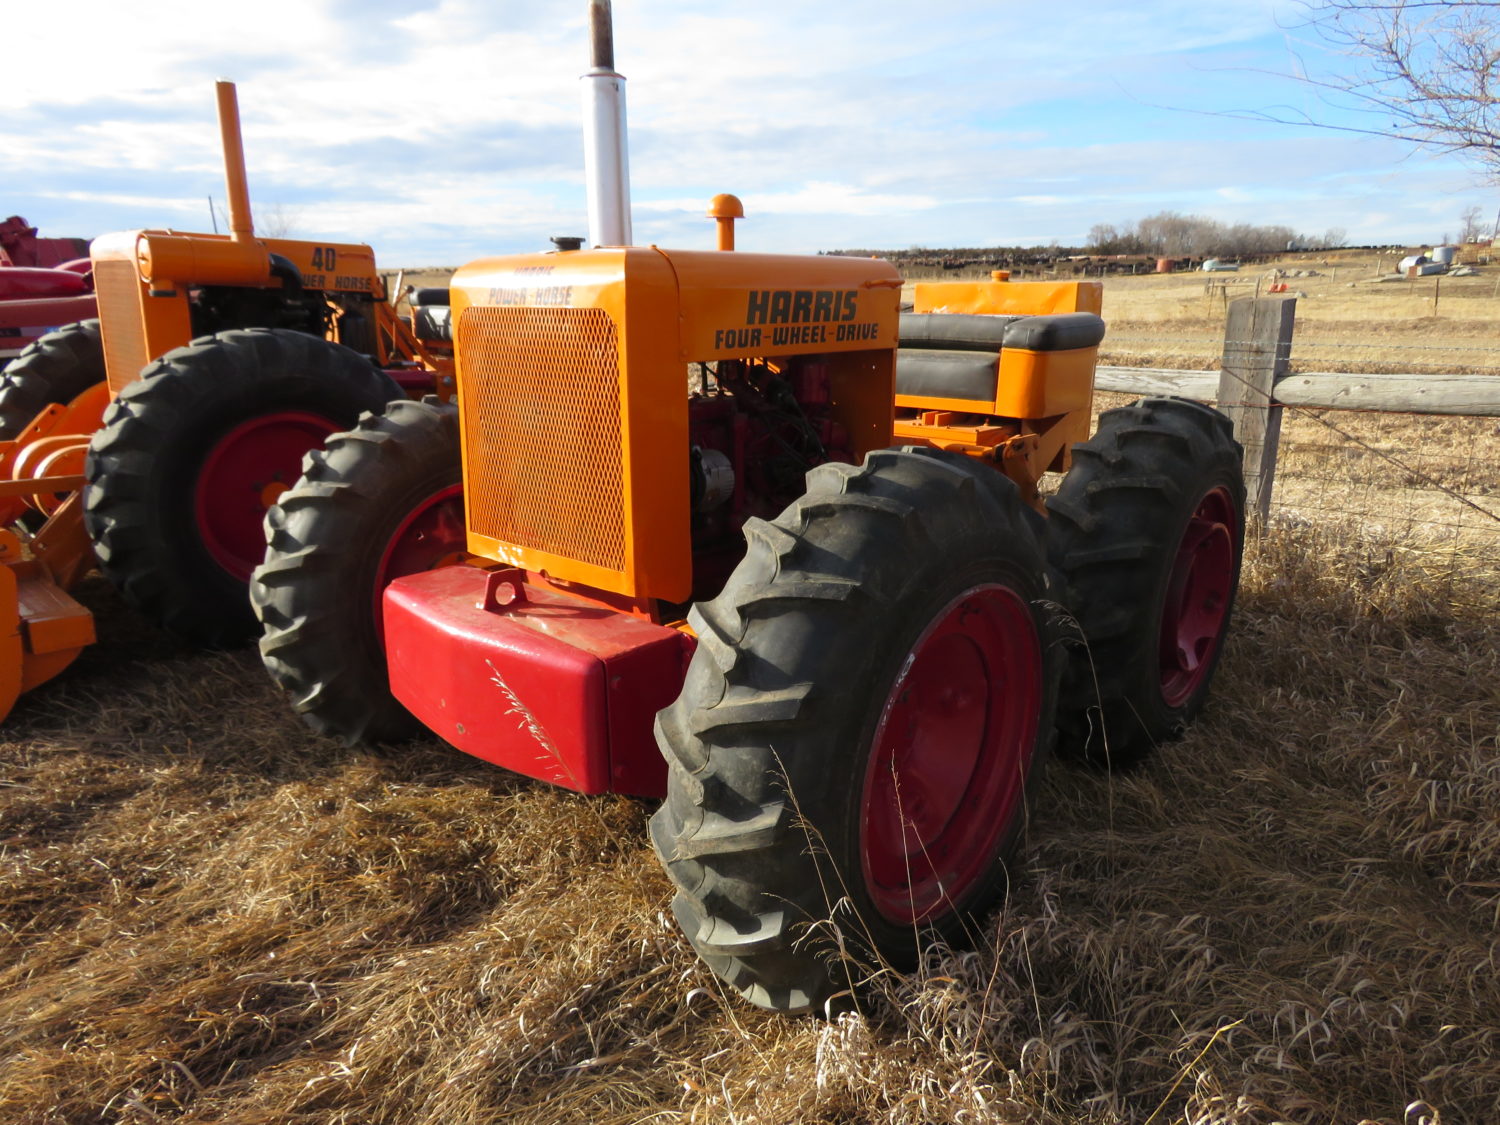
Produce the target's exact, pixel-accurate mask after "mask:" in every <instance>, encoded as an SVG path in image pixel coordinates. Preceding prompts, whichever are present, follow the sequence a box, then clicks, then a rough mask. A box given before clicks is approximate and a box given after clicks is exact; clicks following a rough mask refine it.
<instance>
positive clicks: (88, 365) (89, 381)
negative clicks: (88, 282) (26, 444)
mask: <svg viewBox="0 0 1500 1125" xmlns="http://www.w3.org/2000/svg"><path fill="white" fill-rule="evenodd" d="M104 379H105V369H104V340H103V338H102V337H101V335H100V333H99V322H98V321H97V320H80V321H78V322H77V323H75V324H65V325H63V326H62V327H61V328H58V329H56V330H54V331H52V332H49V333H47V334H46V335H45V336H43V337H41V338H40V339H38V340H34V341H32V342H31V343H30V344H28V345H27V346H26V348H25V349H23V350H22V352H21V354H20V355H18V356H16V358H15V359H13V360H11V361H10V363H9V364H8V365H7V366H6V368H5V370H4V371H3V372H0V441H6V440H9V439H12V438H14V437H16V436H17V435H18V434H20V432H21V431H22V430H23V429H25V428H26V425H27V423H29V422H30V421H31V420H32V418H34V417H36V415H37V414H38V413H40V412H41V411H42V410H43V409H45V408H46V407H47V406H50V405H54V404H55V405H60V406H65V405H67V404H68V403H70V402H72V401H73V400H74V399H75V398H77V397H78V396H79V395H81V394H82V393H83V392H84V391H86V390H88V389H89V388H90V387H93V386H96V385H97V384H99V383H102V382H104Z"/></svg>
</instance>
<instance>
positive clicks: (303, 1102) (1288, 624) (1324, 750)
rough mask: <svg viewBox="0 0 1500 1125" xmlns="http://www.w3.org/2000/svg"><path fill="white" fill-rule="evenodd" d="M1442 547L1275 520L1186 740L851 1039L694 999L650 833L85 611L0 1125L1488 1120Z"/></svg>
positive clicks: (892, 981)
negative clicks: (319, 721) (343, 727)
mask: <svg viewBox="0 0 1500 1125" xmlns="http://www.w3.org/2000/svg"><path fill="white" fill-rule="evenodd" d="M1132 280H1135V281H1138V282H1144V283H1146V284H1145V285H1143V286H1142V287H1141V288H1142V290H1143V291H1144V290H1146V289H1148V288H1149V287H1150V286H1159V287H1161V289H1162V292H1163V294H1166V295H1168V296H1171V294H1172V293H1173V292H1174V291H1173V290H1172V289H1171V288H1170V287H1169V286H1167V285H1165V284H1164V282H1169V281H1172V279H1156V278H1143V279H1132ZM1201 281H1202V278H1201V275H1199V276H1198V278H1197V283H1198V284H1199V285H1200V286H1201ZM1342 281H1343V277H1342V273H1341V276H1340V282H1342ZM1174 284H1175V282H1174ZM1487 284H1491V283H1488V282H1487ZM1128 286H1129V283H1128V282H1125V281H1122V282H1120V283H1114V282H1112V283H1111V284H1110V286H1109V290H1108V294H1107V298H1106V300H1107V304H1106V312H1107V313H1109V312H1111V305H1118V306H1119V308H1120V310H1121V313H1122V315H1120V317H1119V318H1118V319H1117V320H1113V321H1112V328H1114V327H1118V328H1120V330H1121V333H1122V334H1123V333H1124V330H1125V329H1126V328H1127V327H1135V326H1140V325H1147V326H1150V325H1158V324H1159V325H1166V326H1168V327H1165V328H1163V329H1162V335H1163V338H1164V339H1165V338H1166V336H1167V335H1169V334H1170V333H1172V332H1175V331H1176V328H1175V326H1176V325H1177V324H1179V323H1180V322H1182V321H1183V317H1184V316H1185V314H1181V313H1180V310H1177V309H1175V308H1173V307H1171V306H1170V305H1169V306H1168V307H1167V308H1166V313H1165V314H1164V315H1163V317H1162V318H1161V319H1160V320H1154V319H1153V318H1152V315H1151V309H1152V308H1153V307H1155V306H1154V305H1152V303H1151V301H1150V300H1148V299H1147V297H1143V296H1140V295H1138V294H1136V293H1135V291H1134V290H1132V289H1130V288H1129V287H1128ZM1173 299H1174V300H1175V299H1176V298H1173ZM1191 299H1192V295H1191V294H1190V293H1186V291H1185V292H1184V296H1183V297H1182V300H1184V301H1190V300H1191ZM1200 299H1201V294H1200ZM1381 299H1382V300H1383V299H1384V298H1381ZM1315 303H1316V302H1315V301H1312V300H1309V301H1308V302H1307V305H1308V306H1309V314H1310V313H1311V308H1312V306H1313V305H1314V304H1315ZM1485 307H1486V308H1489V306H1488V305H1486V306H1485ZM1491 312H1493V310H1491ZM1349 315H1350V314H1347V313H1345V314H1342V316H1341V318H1335V319H1334V320H1331V321H1330V322H1329V323H1345V322H1347V321H1348V320H1349ZM1487 317H1488V314H1486V317H1480V316H1478V315H1477V314H1476V316H1475V317H1474V318H1473V320H1474V322H1476V323H1478V322H1481V321H1483V320H1486V319H1487ZM1384 323H1385V322H1384V321H1382V320H1377V319H1374V318H1372V319H1371V320H1370V323H1369V325H1368V326H1367V328H1366V330H1365V332H1364V333H1361V332H1359V331H1355V330H1351V331H1350V332H1349V335H1350V337H1351V339H1353V340H1355V341H1360V340H1368V339H1369V338H1370V334H1372V333H1376V332H1378V331H1381V327H1380V326H1381V325H1383V324H1384ZM1464 323H1469V322H1468V321H1465V322H1464ZM1397 327H1398V328H1399V324H1398V326H1397ZM1141 330H1142V331H1145V330H1146V329H1141ZM1204 331H1205V333H1208V334H1210V335H1211V334H1212V332H1210V330H1209V327H1208V321H1207V320H1206V319H1205V321H1204ZM1309 331H1310V329H1309ZM1389 335H1390V337H1391V338H1392V339H1397V340H1403V339H1407V338H1408V337H1407V336H1406V335H1404V333H1403V332H1402V331H1398V330H1395V329H1393V330H1392V331H1391V332H1390V333H1389ZM1474 338H1475V339H1479V340H1484V339H1485V337H1484V336H1483V335H1482V334H1478V335H1476V336H1475V337H1474ZM1435 339H1437V340H1438V341H1439V342H1440V343H1441V342H1446V337H1443V336H1441V335H1438V336H1436V337H1435ZM1489 342H1490V343H1492V344H1493V343H1494V342H1495V337H1494V336H1493V335H1492V336H1490V337H1489ZM1491 361H1492V362H1493V360H1491ZM1327 367H1328V369H1335V368H1340V367H1342V365H1341V364H1339V363H1333V364H1329V365H1327ZM1450 424H1452V423H1446V422H1445V423H1443V425H1450ZM1415 432H1417V433H1419V434H1421V435H1423V436H1424V437H1425V438H1427V439H1429V440H1431V441H1434V442H1436V441H1447V442H1450V443H1452V442H1454V441H1456V440H1457V439H1455V438H1453V437H1452V433H1451V431H1449V430H1447V429H1440V430H1438V431H1431V430H1421V429H1418V430H1417V431H1415ZM1474 438H1475V441H1476V442H1478V443H1480V444H1479V445H1478V446H1477V448H1478V449H1479V450H1480V456H1478V457H1475V458H1470V461H1472V462H1474V463H1476V464H1484V465H1487V466H1488V472H1489V473H1490V474H1491V475H1490V476H1488V477H1486V478H1485V479H1484V480H1482V481H1478V482H1468V483H1464V482H1458V483H1459V484H1460V486H1461V487H1464V488H1466V489H1467V488H1470V485H1471V484H1472V485H1473V490H1474V491H1476V492H1482V491H1486V490H1492V489H1493V488H1494V477H1493V473H1494V472H1495V470H1494V465H1495V463H1496V453H1497V449H1496V445H1497V444H1500V437H1490V438H1488V439H1486V437H1485V434H1484V432H1483V430H1482V428H1481V429H1480V430H1477V431H1476V432H1475V434H1474ZM1392 440H1394V437H1393V438H1392ZM1485 440H1488V444H1483V442H1484V441H1485ZM1308 456H1309V457H1312V456H1313V455H1311V454H1308ZM1466 463H1467V462H1466ZM1339 466H1340V470H1341V471H1343V472H1344V475H1345V478H1346V481H1345V484H1346V490H1351V491H1353V490H1357V489H1359V488H1364V489H1366V491H1367V492H1370V493H1372V494H1373V495H1375V496H1376V497H1377V498H1378V497H1380V496H1382V495H1387V496H1388V495H1389V494H1392V493H1397V492H1399V491H1401V489H1403V488H1409V487H1410V482H1403V481H1402V480H1401V479H1399V475H1398V476H1387V475H1384V474H1386V473H1387V472H1388V467H1386V466H1384V465H1382V467H1381V468H1380V469H1379V470H1378V472H1377V473H1376V482H1375V483H1373V484H1365V483H1362V482H1363V477H1362V476H1360V474H1359V473H1358V472H1357V471H1356V470H1355V469H1353V468H1350V467H1349V466H1348V465H1345V464H1344V463H1343V462H1340V463H1339ZM1391 471H1392V472H1394V471H1393V470H1391ZM1309 472H1311V470H1309ZM1335 476H1336V474H1335V473H1333V472H1332V471H1331V470H1326V466H1325V468H1323V469H1319V470H1318V472H1317V479H1318V480H1320V481H1321V480H1323V479H1324V478H1325V477H1328V478H1330V479H1331V478H1333V477H1335ZM1289 479H1294V478H1289ZM1351 485H1352V486H1353V487H1352V489H1351V488H1349V487H1348V486H1351ZM1323 492H1326V489H1320V494H1322V493H1323ZM1428 533H1429V529H1428V528H1427V526H1426V525H1425V524H1421V523H1412V522H1411V521H1408V522H1406V523H1404V524H1403V523H1400V522H1399V521H1396V522H1395V523H1391V524H1388V525H1384V526H1377V525H1374V524H1372V523H1371V521H1370V520H1369V519H1368V518H1367V516H1365V515H1360V516H1359V517H1358V518H1349V519H1345V518H1342V517H1339V516H1337V515H1334V514H1323V515H1307V514H1300V515H1299V514H1298V513H1297V512H1292V511H1288V512H1284V513H1282V515H1281V516H1280V517H1279V518H1278V519H1277V520H1276V521H1275V522H1274V525H1273V527H1272V529H1271V532H1270V534H1269V535H1268V536H1267V537H1266V539H1265V540H1263V541H1262V542H1260V543H1259V544H1257V545H1255V546H1254V547H1253V548H1252V550H1251V551H1250V554H1249V557H1248V560H1247V569H1246V575H1245V580H1244V584H1243V588H1242V592H1241V602H1240V607H1239V610H1238V615H1237V619H1236V624H1235V629H1234V633H1233V637H1232V640H1231V643H1230V645H1229V648H1228V651H1227V654H1226V658H1225V662H1224V665H1223V667H1222V670H1221V673H1220V676H1219V679H1218V680H1217V683H1216V689H1215V696H1214V700H1213V702H1212V704H1211V706H1210V708H1209V709H1208V712H1207V714H1206V715H1205V717H1204V719H1203V721H1202V722H1201V723H1200V724H1199V725H1198V727H1197V728H1196V729H1195V730H1194V731H1193V732H1191V734H1190V735H1189V736H1188V737H1187V738H1186V739H1184V740H1183V741H1181V742H1179V743H1176V744H1174V745H1171V746H1168V747H1164V748H1162V750H1161V751H1160V753H1159V754H1158V756H1156V757H1155V758H1154V759H1153V760H1152V761H1151V763H1150V764H1149V765H1148V766H1147V768H1145V769H1144V770H1141V771H1139V772H1137V773H1134V774H1131V775H1129V776H1122V777H1108V776H1104V775H1100V774H1097V773H1093V772H1088V771H1084V770H1080V769H1076V768H1073V767H1070V766H1067V765H1063V764H1056V763H1054V764H1053V766H1052V768H1051V769H1050V771H1049V773H1048V775H1047V780H1046V784H1045V786H1044V791H1043V793H1042V794H1041V797H1040V799H1039V800H1038V801H1037V803H1036V806H1035V808H1034V809H1033V811H1032V817H1033V818H1032V824H1031V829H1030V833H1029V843H1028V847H1027V850H1026V853H1025V862H1024V870H1023V871H1022V872H1021V876H1020V878H1019V880H1018V883H1017V886H1016V889H1015V891H1014V893H1013V894H1012V896H1011V899H1010V901H1009V902H1008V904H1007V905H1006V906H1005V908H1004V909H1003V910H1002V911H1001V912H999V913H998V914H996V915H995V916H994V917H993V918H992V919H990V921H989V922H988V924H987V926H986V927H985V930H984V932H983V933H981V934H979V935H976V936H977V938H978V950H977V951H976V952H956V953H955V952H946V951H942V950H935V951H934V952H933V954H932V956H931V959H930V961H929V963H928V964H927V965H926V966H924V969H923V971H922V972H920V973H919V974H916V975H915V976H913V977H910V978H904V977H898V976H895V975H892V974H888V975H886V976H884V977H883V978H882V979H881V980H879V981H878V982H876V985H875V986H874V987H873V988H872V990H871V994H870V996H869V999H868V1001H867V1002H866V1004H865V1005H864V1007H863V1009H862V1010H861V1011H860V1012H858V1013H853V1014H849V1015H845V1016H843V1017H841V1018H840V1019H838V1020H837V1021H835V1022H824V1021H818V1020H810V1019H804V1020H788V1019H782V1018H777V1017H772V1016H768V1015H765V1014H762V1013H759V1012H755V1011H752V1010H750V1009H748V1008H746V1007H745V1006H743V1005H742V1004H740V1003H737V1002H735V1001H731V1000H729V999H727V998H726V997H724V996H723V995H722V994H721V992H720V990H719V989H718V988H717V987H716V985H715V982H714V979H713V978H712V977H711V975H709V974H708V973H707V972H705V971H704V970H702V969H701V968H700V967H699V965H698V964H697V962H696V961H695V959H694V958H693V957H692V956H691V954H690V953H689V952H688V950H687V947H686V945H685V943H684V942H683V941H681V940H680V939H679V937H678V935H677V933H676V931H675V929H674V927H673V926H672V925H671V924H670V923H669V921H668V920H667V916H666V908H667V902H668V899H669V890H668V884H667V881H666V879H665V878H664V876H662V875H661V874H660V872H659V871H658V869H657V866H656V863H655V861H654V858H653V857H652V855H651V852H650V847H649V844H648V843H647V840H646V835H645V828H644V825H645V819H646V817H647V815H648V814H649V811H650V810H649V808H648V807H647V806H646V805H644V804H641V803H639V802H634V801H629V800H624V799H597V798H583V797H578V796H575V795H572V794H568V793H564V792H561V791H558V790H554V789H549V788H547V787H545V786H543V785H540V784H534V783H531V782H528V781H525V780H522V779H519V778H516V777H514V776H511V775H508V774H505V773H503V772H501V771H498V770H495V769H492V768H490V767H488V766H486V765H484V764H482V763H479V762H476V761H472V760H469V759H467V758H465V757H463V756H462V755H460V754H458V753H457V752H455V751H451V750H449V749H447V748H445V747H444V746H443V745H441V744H440V743H437V742H435V741H433V742H426V743H421V744H416V745H412V746H408V747H401V748H395V749H391V750H387V751H383V752H380V753H373V752H370V751H366V750H358V749H347V748H344V747H342V746H339V745H337V744H334V743H331V742H328V741H326V740H322V739H318V738H315V737H313V736H312V735H310V734H308V733H307V732H305V731H304V730H303V729H302V727H301V726H300V724H298V723H297V722H296V721H295V720H294V719H293V718H292V717H291V716H290V715H289V714H288V713H287V711H286V709H285V707H284V706H283V704H282V702H281V700H280V699H279V698H278V697H277V695H276V693H275V692H274V691H273V690H272V688H271V687H270V685H269V683H268V682H267V680H266V677H265V676H264V674H263V673H262V671H261V669H260V667H259V663H258V660H257V659H256V657H255V656H254V655H253V654H250V653H228V654H217V655H202V654H193V653H189V652H186V651H183V650H180V649H179V648H177V647H176V646H175V645H174V644H173V643H172V642H170V641H168V640H167V639H165V638H163V637H162V636H160V635H159V634H157V633H155V632H153V631H152V630H150V629H149V628H147V627H145V626H143V625H142V624H141V623H140V622H138V621H136V620H134V619H133V618H132V616H131V614H130V613H129V612H128V611H127V610H125V609H124V608H123V607H122V606H121V605H120V604H119V602H118V600H117V599H116V597H115V596H114V594H113V592H112V591H111V590H109V589H108V588H107V587H104V586H103V585H102V584H99V583H97V581H96V582H95V584H93V585H91V586H90V587H89V588H88V589H86V590H85V591H84V595H83V596H85V597H86V598H87V599H88V600H89V601H90V603H91V605H92V606H93V607H94V608H95V610H96V612H97V613H98V614H99V619H100V620H99V631H100V634H101V636H102V637H103V638H104V640H103V642H102V643H101V644H99V645H97V646H95V647H94V648H92V649H90V650H88V651H87V652H86V653H85V654H84V656H83V657H82V658H81V659H80V661H79V664H78V666H77V667H76V668H75V669H73V670H71V672H70V673H69V674H68V675H66V676H64V677H62V678H61V679H60V680H58V681H56V682H55V683H54V684H53V685H50V686H49V687H47V688H45V689H43V690H41V691H38V692H35V693H33V694H32V695H31V696H28V697H26V698H25V699H24V700H23V702H22V704H21V706H20V707H19V708H18V709H17V711H16V712H15V713H14V714H13V715H12V716H11V718H10V720H9V721H8V722H7V724H6V725H5V726H4V728H3V729H0V1122H6V1123H11V1122H14V1123H17V1125H44V1123H46V1125H52V1123H69V1125H74V1123H77V1125H83V1123H95V1122H101V1123H103V1122H108V1123H122V1125H124V1123H129V1125H139V1123H151V1122H161V1121H170V1122H174V1123H175V1122H182V1123H187V1122H194V1123H197V1122H203V1123H207V1122H225V1123H228V1122H233V1123H249V1125H259V1123H266V1125H272V1123H275V1125H280V1123H308V1125H312V1123H318V1125H324V1123H327V1125H334V1123H339V1125H343V1123H349V1125H354V1123H359V1125H366V1123H369V1125H377V1123H378V1125H415V1123H422V1125H477V1123H481V1122H482V1123H491V1122H502V1121H522V1122H544V1123H546V1122H558V1123H562V1122H599V1123H610V1122H621V1123H623V1122H648V1121H651V1122H674V1121H682V1122H703V1123H709V1122H712V1123H716V1125H717V1123H721V1122H787V1123H793V1122H797V1123H803V1122H806V1123H816V1122H823V1123H828V1125H835V1123H838V1125H842V1123H855V1122H858V1123H865V1122H870V1123H874V1122H900V1123H910V1125H927V1123H935V1122H955V1123H956V1122H990V1121H997V1122H1037V1123H1044V1125H1075V1123H1084V1122H1087V1123H1090V1125H1092V1123H1108V1122H1138V1123H1145V1125H1155V1123H1157V1122H1162V1123H1165V1122H1169V1121H1193V1122H1204V1123H1216V1125H1217V1123H1223V1125H1229V1123H1250V1122H1253V1123H1256V1125H1270V1123H1272V1122H1281V1121H1290V1122H1299V1123H1303V1122H1330V1123H1331V1122H1339V1123H1344V1122H1347V1123H1351V1125H1352V1123H1355V1122H1359V1121H1361V1120H1365V1119H1368V1120H1372V1121H1378V1122H1382V1123H1388V1125H1397V1123H1405V1122H1410V1123H1411V1125H1416V1122H1417V1120H1418V1119H1419V1118H1420V1117H1421V1116H1423V1115H1424V1114H1425V1115H1427V1116H1428V1118H1429V1119H1430V1120H1433V1121H1436V1120H1437V1115H1439V1114H1440V1116H1441V1121H1442V1122H1443V1123H1445V1125H1454V1123H1459V1125H1462V1123H1464V1122H1472V1123H1475V1125H1479V1123H1486V1122H1491V1121H1493V1120H1494V1111H1495V1107H1496V1105H1497V1104H1500V745H1497V738H1500V655H1497V646H1496V643H1495V642H1496V629H1495V624H1494V622H1495V621H1496V620H1497V615H1500V589H1497V586H1500V584H1497V582H1496V578H1497V563H1496V556H1495V554H1494V553H1493V552H1488V553H1486V552H1485V551H1483V550H1479V549H1475V548H1473V547H1471V546H1463V547H1459V546H1456V545H1454V544H1451V543H1443V544H1440V545H1439V547H1438V549H1437V551H1436V552H1434V551H1433V549H1432V543H1431V542H1429V541H1428V539H1427V538H1424V537H1425V536H1427V535H1428ZM1457 561H1463V562H1464V565H1463V566H1455V565H1453V564H1454V563H1455V562H1457ZM1415 1102H1423V1103H1426V1106H1428V1107H1431V1112H1429V1110H1428V1109H1426V1108H1423V1107H1420V1106H1419V1107H1417V1108H1415V1109H1412V1110H1408V1108H1407V1107H1408V1106H1409V1105H1411V1104H1412V1103H1415Z"/></svg>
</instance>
